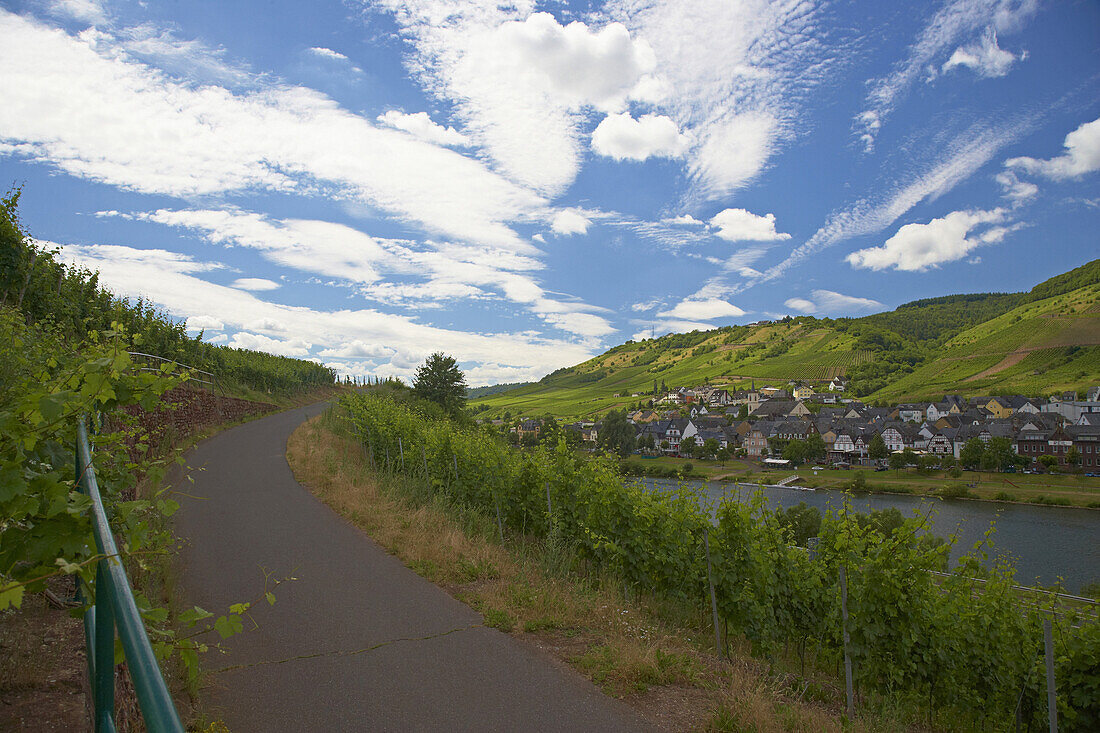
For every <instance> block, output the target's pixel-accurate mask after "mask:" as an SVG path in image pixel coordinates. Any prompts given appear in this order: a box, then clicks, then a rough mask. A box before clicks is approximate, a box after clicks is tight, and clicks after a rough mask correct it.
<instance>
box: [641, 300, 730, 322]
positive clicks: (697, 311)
mask: <svg viewBox="0 0 1100 733" xmlns="http://www.w3.org/2000/svg"><path fill="white" fill-rule="evenodd" d="M743 315H745V311H743V310H741V309H740V308H738V307H737V306H735V305H734V304H733V303H729V302H727V301H725V300H722V299H721V298H706V299H701V300H697V299H693V298H688V299H685V300H682V301H680V303H678V304H677V305H676V307H675V308H672V309H670V310H667V311H661V312H659V313H658V314H657V316H658V317H663V318H679V319H685V320H693V321H709V320H712V319H714V318H737V317H740V316H743Z"/></svg>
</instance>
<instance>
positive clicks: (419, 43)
mask: <svg viewBox="0 0 1100 733" xmlns="http://www.w3.org/2000/svg"><path fill="white" fill-rule="evenodd" d="M379 5H381V6H382V7H384V8H387V9H389V10H390V11H392V12H393V14H394V19H395V20H396V22H397V23H398V25H399V27H400V29H401V33H402V35H403V36H404V37H405V38H406V39H408V40H409V41H410V42H411V45H412V48H413V58H412V59H411V63H410V68H411V70H412V71H413V73H414V75H415V77H416V79H417V80H418V81H419V82H420V83H421V85H422V86H423V87H424V88H425V89H426V90H427V91H428V92H429V93H431V94H433V95H435V96H436V97H438V98H440V99H443V100H446V101H447V102H449V103H451V104H453V105H454V108H455V112H456V115H457V116H458V117H459V118H460V119H461V120H462V121H463V128H464V130H465V132H466V134H467V135H469V137H470V138H471V139H472V140H473V141H474V143H476V144H477V145H479V146H481V147H482V148H483V149H484V150H485V151H486V153H487V154H488V155H489V157H490V158H491V159H492V160H493V161H494V162H495V164H496V166H497V167H498V168H499V170H501V171H502V172H503V173H504V174H505V175H507V176H508V177H509V178H511V179H512V180H515V181H518V182H520V183H522V184H524V185H527V186H530V187H532V188H534V189H536V190H537V191H539V192H542V193H544V194H556V193H560V192H561V191H563V190H564V189H565V187H566V186H568V185H569V184H570V183H571V182H572V181H573V179H574V177H575V176H576V174H577V171H578V169H579V160H580V135H581V132H580V125H581V124H582V123H583V121H584V119H585V116H586V114H587V113H588V112H589V111H590V110H599V111H603V112H612V111H615V112H617V111H620V110H622V109H623V108H624V106H625V104H626V102H627V100H628V99H629V98H630V96H631V93H632V91H633V89H634V88H635V87H636V86H638V85H639V83H640V82H642V81H643V79H644V78H645V77H646V76H647V75H648V74H649V72H650V71H651V70H652V69H653V67H654V59H653V53H652V51H651V49H650V48H649V46H648V45H647V44H646V43H645V42H640V41H638V40H636V39H635V38H633V37H631V34H630V33H629V32H628V31H627V29H626V28H625V27H623V26H622V25H621V24H618V23H608V24H606V25H603V26H602V27H596V26H594V25H588V24H586V23H583V22H579V21H575V22H572V23H569V24H568V25H562V24H560V23H559V22H558V21H557V20H556V19H555V18H554V17H553V16H552V15H550V14H549V13H543V12H538V13H536V12H532V11H533V7H532V4H531V3H529V2H521V3H518V4H510V5H501V4H495V3H494V4H490V3H467V2H457V1H455V2H451V1H448V0H443V1H440V0H382V2H380V3H379Z"/></svg>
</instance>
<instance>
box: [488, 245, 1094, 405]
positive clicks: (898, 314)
mask: <svg viewBox="0 0 1100 733" xmlns="http://www.w3.org/2000/svg"><path fill="white" fill-rule="evenodd" d="M906 359H908V360H909V361H906ZM912 364H915V365H916V366H915V367H914V366H911V365H912ZM836 376H849V377H853V385H852V386H853V392H852V393H850V394H852V395H854V396H861V397H863V398H864V399H866V400H868V401H870V402H873V403H878V404H893V403H897V402H902V401H918V400H926V399H927V400H932V399H940V398H941V397H942V395H943V394H945V393H959V394H963V395H982V394H1025V395H1030V396H1040V395H1044V394H1051V393H1053V392H1057V391H1063V390H1080V391H1083V390H1085V389H1087V388H1088V387H1090V386H1092V385H1094V384H1096V383H1100V260H1097V261H1094V262H1091V263H1088V264H1087V265H1084V266H1082V267H1080V268H1077V269H1076V270H1073V271H1071V272H1069V273H1066V274H1065V275H1060V276H1058V277H1056V278H1052V279H1051V280H1048V281H1046V282H1045V283H1041V284H1039V285H1037V286H1036V287H1035V288H1034V289H1033V290H1032V291H1031V293H1017V294H984V295H970V296H949V297H944V298H936V299H930V300H927V301H917V302H915V303H911V304H906V305H904V306H900V307H899V308H898V309H897V310H896V311H892V312H889V313H883V314H876V315H874V316H867V317H865V318H858V319H839V320H830V319H817V318H812V317H808V316H803V317H798V318H794V319H789V320H787V321H783V322H775V323H767V324H763V325H759V326H751V327H750V326H727V327H724V328H718V329H715V330H713V331H706V332H694V331H693V332H691V333H688V334H669V335H667V336H662V337H660V338H656V339H646V340H642V341H639V342H634V341H628V342H627V343H625V344H622V345H620V346H616V347H614V348H612V349H610V350H608V351H607V352H605V353H603V354H601V355H599V356H597V357H595V358H593V359H590V360H588V361H586V362H584V363H582V364H578V365H576V366H573V367H569V368H566V369H559V370H558V371H556V372H554V373H552V374H549V375H547V376H546V377H544V378H543V379H542V380H540V381H539V382H537V383H535V384H530V385H525V386H522V387H518V388H515V389H510V390H507V391H504V392H499V393H496V394H492V395H489V396H486V397H483V398H478V399H475V400H472V401H471V404H472V405H474V406H475V407H477V406H481V405H484V406H485V408H483V409H484V415H485V416H489V417H499V416H503V415H504V414H505V413H509V414H510V415H511V416H512V417H519V416H541V415H546V414H551V415H554V416H556V417H559V418H566V419H570V420H575V419H582V418H595V417H598V416H601V415H603V414H605V413H606V412H607V411H608V410H611V409H616V408H623V407H628V406H633V405H636V404H639V403H645V402H647V401H648V400H649V399H650V398H651V397H652V396H653V393H654V387H655V385H656V386H657V387H658V388H660V387H661V386H662V385H665V386H667V387H668V388H676V387H693V386H699V385H703V384H705V383H709V384H711V385H719V386H724V387H727V388H730V389H737V388H747V387H749V385H751V384H753V383H755V384H756V386H763V385H765V384H771V385H773V386H782V385H786V384H787V383H788V382H790V381H795V380H799V381H807V382H811V383H817V384H818V385H823V384H824V383H825V382H827V381H828V380H829V379H832V378H833V377H836Z"/></svg>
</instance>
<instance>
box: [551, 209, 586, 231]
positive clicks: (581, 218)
mask: <svg viewBox="0 0 1100 733" xmlns="http://www.w3.org/2000/svg"><path fill="white" fill-rule="evenodd" d="M591 223H592V222H591V221H589V220H588V218H587V217H585V215H584V214H582V213H581V212H579V211H578V210H576V209H562V210H561V211H559V212H558V213H557V214H556V215H555V216H554V219H553V220H552V221H551V222H550V228H551V229H553V230H554V233H555V234H560V235H561V236H569V235H571V234H587V233H588V225H589V224H591Z"/></svg>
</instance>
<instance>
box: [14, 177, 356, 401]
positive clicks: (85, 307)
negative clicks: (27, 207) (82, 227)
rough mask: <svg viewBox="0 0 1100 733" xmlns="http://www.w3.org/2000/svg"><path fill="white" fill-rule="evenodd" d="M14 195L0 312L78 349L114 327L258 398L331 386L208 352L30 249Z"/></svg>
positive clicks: (264, 363)
mask: <svg viewBox="0 0 1100 733" xmlns="http://www.w3.org/2000/svg"><path fill="white" fill-rule="evenodd" d="M18 203H19V191H18V190H16V191H13V192H10V193H9V194H8V195H7V196H5V197H3V198H0V306H9V307H11V308H14V309H15V310H17V311H18V312H19V313H21V314H22V317H23V319H24V320H25V322H26V323H27V325H28V326H33V325H42V326H43V327H44V328H45V329H46V330H48V331H50V332H52V333H54V334H55V335H56V337H57V338H59V339H61V340H64V341H66V342H69V343H74V344H75V343H79V342H80V341H81V340H82V339H84V337H85V335H86V334H87V333H88V332H89V331H95V332H102V331H107V330H109V329H111V328H112V324H116V323H117V324H120V325H121V326H122V327H123V328H124V329H125V331H126V333H128V334H130V335H131V336H132V337H133V339H134V344H133V349H132V350H135V351H141V352H145V353H149V354H153V355H154V356H159V357H162V358H165V359H174V360H176V361H178V362H181V363H185V364H189V365H191V366H193V367H196V368H198V369H203V370H205V371H209V372H213V373H214V374H215V375H217V377H218V378H219V379H220V380H224V381H226V382H228V383H229V384H230V385H233V384H236V385H240V386H244V387H248V388H252V389H258V390H262V391H264V392H294V391H297V390H301V389H307V388H312V387H318V386H326V385H331V384H332V383H333V380H334V379H335V374H334V373H333V371H332V370H331V369H329V368H328V367H325V366H322V365H320V364H316V363H314V362H311V361H305V360H302V359H292V358H289V357H285V356H274V355H272V354H265V353H263V352H259V351H251V350H248V349H233V348H227V347H224V346H215V345H213V344H210V343H207V342H205V341H202V336H201V334H200V335H199V336H197V337H196V338H190V337H189V336H188V335H187V330H186V327H185V324H184V322H182V321H178V320H174V319H172V318H170V317H169V316H168V315H166V314H165V313H163V312H161V311H158V310H157V309H156V308H155V307H153V305H152V304H150V303H147V302H145V301H143V300H141V299H138V300H136V301H128V300H126V299H124V298H118V297H116V296H115V295H114V294H112V293H111V292H110V291H109V290H106V289H105V288H102V287H100V285H99V276H98V274H96V273H93V272H90V271H88V270H86V269H82V268H76V267H69V266H66V265H64V264H63V263H62V262H61V261H60V259H59V258H58V256H57V254H58V253H57V251H55V250H49V249H45V248H43V247H40V246H39V245H37V244H36V243H35V242H34V241H33V240H32V239H31V238H30V237H28V236H27V235H26V234H25V232H24V231H23V229H22V226H21V224H20V221H19V216H18Z"/></svg>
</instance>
